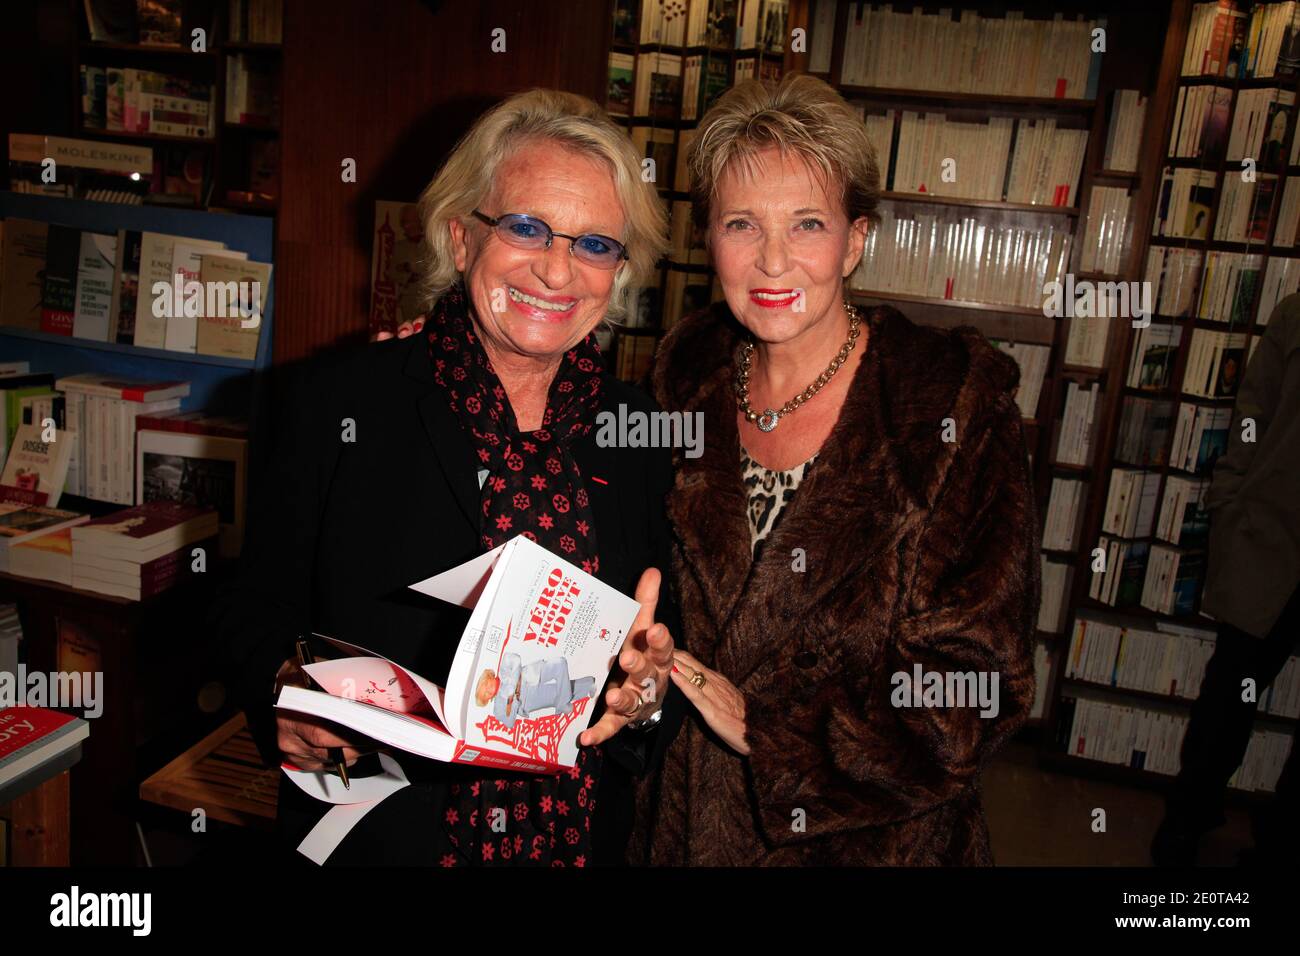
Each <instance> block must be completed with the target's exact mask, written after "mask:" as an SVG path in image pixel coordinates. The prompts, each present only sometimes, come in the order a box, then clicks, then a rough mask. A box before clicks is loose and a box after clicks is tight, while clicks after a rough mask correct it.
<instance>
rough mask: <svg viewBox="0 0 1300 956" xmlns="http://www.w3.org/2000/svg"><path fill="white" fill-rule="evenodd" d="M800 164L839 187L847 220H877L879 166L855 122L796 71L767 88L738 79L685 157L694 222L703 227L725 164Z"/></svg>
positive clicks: (826, 90) (832, 95)
mask: <svg viewBox="0 0 1300 956" xmlns="http://www.w3.org/2000/svg"><path fill="white" fill-rule="evenodd" d="M772 147H776V148H777V149H779V150H780V151H781V152H782V153H783V154H793V155H795V156H798V157H800V158H802V159H803V160H804V161H805V162H807V163H808V165H809V166H810V167H812V169H813V171H814V172H816V173H818V174H819V175H821V176H822V177H823V178H824V182H825V183H826V184H827V188H828V191H830V190H832V189H836V188H838V189H840V190H841V191H842V193H841V194H842V198H843V202H844V211H845V212H846V213H847V214H848V217H849V222H853V221H854V220H856V219H858V218H859V217H866V218H867V219H868V220H869V221H870V222H871V224H872V225H875V224H876V223H877V222H878V221H879V216H878V214H877V212H876V206H877V205H878V203H879V202H880V168H879V166H878V165H877V163H876V151H875V149H873V148H872V146H871V141H870V140H868V139H867V127H866V124H865V123H864V122H863V121H862V119H861V118H860V117H859V116H858V115H857V113H856V112H855V111H854V109H853V107H851V106H849V104H848V103H846V102H845V101H844V98H843V97H842V96H840V94H839V93H837V92H836V91H835V90H834V89H833V88H832V87H831V86H829V85H828V84H826V83H825V82H823V81H822V80H819V79H817V78H816V77H814V76H808V75H806V74H800V73H790V74H787V75H786V76H785V78H784V79H783V80H782V81H781V83H780V85H779V86H777V87H776V88H775V89H772V88H769V87H768V86H765V85H764V84H762V83H760V82H759V81H758V80H746V81H745V82H743V83H739V84H737V85H736V86H734V87H732V88H731V89H730V90H728V91H727V92H726V93H724V94H723V95H722V97H721V99H719V100H718V102H717V103H715V104H714V105H713V107H712V108H711V109H710V110H709V111H708V112H707V113H706V114H705V115H704V119H703V120H702V121H701V122H700V130H699V132H698V133H697V134H696V136H695V139H694V141H693V142H692V143H691V149H690V153H689V154H688V157H687V163H688V168H689V171H690V176H691V202H692V204H693V209H692V211H693V214H694V218H695V224H696V225H697V226H699V227H701V228H703V227H705V226H707V225H708V222H709V212H710V205H711V203H712V201H713V197H714V195H715V194H716V193H717V188H718V180H719V179H720V178H721V177H722V174H723V172H724V171H725V170H726V169H727V168H728V167H729V166H731V164H732V163H735V162H739V163H742V164H749V163H752V162H753V160H754V157H755V156H756V155H757V154H758V153H760V152H762V151H763V150H766V149H771V148H772Z"/></svg>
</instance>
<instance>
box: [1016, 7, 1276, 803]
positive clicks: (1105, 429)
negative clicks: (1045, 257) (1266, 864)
mask: <svg viewBox="0 0 1300 956" xmlns="http://www.w3.org/2000/svg"><path fill="white" fill-rule="evenodd" d="M1196 6H1198V5H1197V4H1193V3H1191V2H1189V0H1174V2H1173V3H1171V4H1170V5H1169V11H1168V33H1167V35H1166V36H1165V38H1164V42H1163V44H1162V46H1161V57H1160V67H1159V73H1158V77H1157V81H1156V85H1155V89H1154V90H1153V92H1152V94H1151V96H1150V99H1149V102H1148V106H1147V114H1146V125H1145V128H1144V130H1143V142H1142V153H1141V155H1142V162H1141V163H1140V166H1139V169H1140V173H1139V174H1137V175H1132V176H1131V177H1130V176H1114V175H1113V174H1112V173H1111V171H1106V170H1102V171H1100V172H1099V173H1097V174H1096V175H1095V176H1094V181H1095V180H1107V181H1108V182H1107V184H1109V181H1120V182H1129V183H1131V184H1132V185H1133V187H1134V189H1133V195H1134V201H1133V203H1132V205H1131V207H1130V217H1129V221H1130V227H1131V233H1130V236H1129V241H1128V248H1127V250H1126V252H1125V257H1124V262H1123V269H1122V276H1123V278H1125V279H1128V280H1142V279H1152V280H1153V281H1154V282H1155V283H1156V288H1155V289H1154V291H1153V300H1154V302H1155V303H1156V304H1157V306H1158V305H1159V304H1160V301H1161V300H1160V298H1159V295H1160V293H1161V288H1160V286H1161V284H1162V282H1163V280H1164V279H1165V278H1166V276H1165V275H1162V274H1161V273H1159V272H1158V271H1156V270H1155V268H1154V267H1153V268H1152V269H1151V270H1150V271H1149V270H1148V262H1149V258H1148V257H1149V256H1153V255H1162V254H1163V253H1162V252H1161V250H1163V249H1177V250H1180V251H1182V252H1183V253H1188V252H1197V253H1200V255H1201V256H1202V259H1201V263H1200V265H1199V266H1198V267H1197V268H1195V269H1194V271H1193V272H1192V273H1191V274H1190V275H1188V276H1185V277H1182V281H1184V282H1188V283H1190V286H1188V287H1187V288H1186V289H1183V290H1181V291H1182V292H1183V293H1184V294H1186V295H1187V296H1188V297H1189V302H1190V306H1189V308H1187V309H1185V310H1181V312H1180V314H1167V313H1164V312H1162V311H1161V310H1160V309H1159V308H1158V307H1157V308H1155V309H1154V313H1153V315H1152V316H1151V317H1150V321H1151V323H1152V325H1153V326H1155V325H1157V324H1168V325H1170V326H1172V327H1173V328H1176V329H1177V330H1178V334H1179V336H1180V337H1179V339H1178V343H1177V345H1176V346H1174V347H1170V348H1168V349H1166V350H1164V352H1163V359H1162V365H1163V367H1162V368H1161V369H1160V373H1159V375H1158V376H1157V380H1158V381H1159V382H1160V383H1162V384H1159V385H1157V386H1156V387H1148V386H1142V387H1136V386H1132V385H1130V384H1129V383H1128V381H1127V379H1128V375H1127V371H1128V369H1129V362H1130V359H1131V356H1132V355H1133V351H1134V349H1135V347H1137V346H1138V345H1139V344H1140V342H1139V336H1140V334H1141V330H1139V329H1137V328H1134V327H1133V325H1132V324H1131V323H1130V322H1127V321H1120V322H1118V323H1116V324H1115V325H1114V327H1113V330H1112V331H1113V335H1112V338H1113V339H1114V341H1110V342H1108V350H1107V362H1106V367H1105V369H1103V370H1102V372H1101V373H1100V374H1101V375H1102V381H1103V383H1104V398H1103V401H1102V402H1101V404H1100V408H1099V417H1098V430H1097V442H1096V443H1095V448H1094V455H1095V457H1094V465H1095V467H1094V469H1093V472H1092V474H1093V475H1095V476H1097V477H1096V478H1094V479H1092V481H1091V483H1092V487H1091V488H1090V489H1089V494H1088V496H1087V505H1086V508H1085V511H1084V514H1083V516H1082V528H1083V532H1082V538H1081V540H1080V547H1079V554H1078V555H1077V558H1076V561H1075V563H1074V566H1073V572H1074V573H1073V578H1072V586H1071V588H1070V590H1069V596H1068V600H1067V602H1066V603H1067V609H1066V614H1065V615H1064V617H1065V620H1066V627H1065V629H1064V631H1063V632H1062V633H1060V634H1059V635H1057V636H1056V637H1055V638H1053V639H1051V640H1052V652H1051V654H1052V663H1051V669H1050V674H1051V685H1050V686H1051V689H1050V692H1049V693H1048V695H1047V706H1048V708H1049V710H1048V714H1047V715H1046V720H1045V725H1046V726H1047V727H1048V728H1052V731H1053V732H1050V733H1046V734H1045V735H1044V742H1043V749H1042V754H1041V755H1042V759H1043V761H1044V763H1045V764H1047V765H1050V766H1053V767H1056V768H1058V769H1063V770H1067V771H1069V772H1075V773H1083V774H1087V775H1090V776H1099V777H1102V778H1104V779H1112V780H1119V781H1122V782H1127V783H1134V784H1138V785H1153V786H1158V785H1160V784H1162V783H1163V782H1166V781H1168V780H1170V779H1171V774H1172V773H1173V772H1176V768H1170V769H1169V770H1168V771H1167V772H1166V773H1153V772H1151V771H1148V770H1138V769H1134V768H1133V767H1130V766H1126V765H1119V764H1116V763H1114V762H1107V761H1103V760H1099V759H1091V758H1088V757H1083V756H1079V755H1077V754H1075V753H1071V752H1070V749H1071V748H1070V746H1069V743H1067V738H1069V737H1070V735H1071V732H1072V730H1077V728H1071V727H1069V726H1066V723H1067V721H1068V716H1069V715H1068V710H1069V707H1070V706H1071V705H1072V704H1073V703H1074V702H1075V701H1079V700H1095V701H1104V702H1107V703H1110V704H1114V705H1118V706H1122V707H1131V708H1134V709H1137V710H1147V709H1153V710H1157V711H1161V712H1166V713H1172V714H1175V715H1178V716H1179V717H1182V718H1185V717H1186V715H1187V713H1188V710H1189V708H1190V705H1191V703H1192V700H1193V699H1194V695H1193V696H1192V697H1187V696H1182V695H1178V696H1174V695H1171V694H1162V693H1153V692H1150V691H1146V690H1140V689H1135V688H1133V687H1120V686H1115V684H1114V682H1113V680H1112V682H1110V683H1107V682H1102V681H1097V680H1085V679H1081V678H1080V677H1079V676H1078V675H1077V674H1076V675H1074V676H1071V675H1070V674H1068V673H1067V670H1068V668H1067V666H1066V660H1065V658H1066V656H1067V655H1068V654H1069V653H1070V649H1071V643H1072V639H1073V630H1074V622H1075V620H1076V619H1084V620H1089V621H1099V622H1102V623H1103V624H1110V625H1113V626H1116V627H1126V628H1131V629H1133V630H1134V631H1135V632H1136V633H1137V634H1138V635H1141V634H1143V633H1146V632H1150V631H1151V630H1152V629H1153V628H1162V629H1168V630H1170V632H1171V633H1173V632H1174V631H1175V630H1176V629H1178V628H1185V629H1192V630H1191V634H1192V635H1195V634H1198V633H1200V632H1205V633H1206V634H1207V635H1208V636H1209V637H1210V638H1212V637H1213V636H1214V635H1215V634H1216V632H1217V625H1216V622H1215V621H1214V619H1213V618H1211V617H1209V616H1208V615H1204V614H1202V613H1200V591H1201V588H1202V586H1203V580H1204V578H1203V571H1204V568H1203V567H1202V568H1201V569H1200V573H1199V577H1197V578H1196V579H1194V581H1192V582H1191V583H1190V584H1189V591H1190V593H1191V595H1192V600H1191V602H1190V603H1191V606H1190V607H1187V608H1184V609H1181V610H1180V609H1177V608H1175V609H1173V611H1172V612H1170V613H1166V612H1163V611H1160V610H1156V609H1152V608H1150V607H1147V606H1143V605H1142V604H1141V603H1139V604H1136V605H1132V606H1120V607H1116V606H1114V605H1112V604H1110V603H1108V602H1107V601H1103V600H1098V599H1097V598H1096V597H1094V596H1092V591H1093V585H1094V583H1095V582H1096V581H1097V580H1098V575H1099V574H1100V572H1094V571H1093V570H1092V567H1093V552H1092V549H1093V548H1094V547H1097V546H1098V545H1099V544H1100V542H1101V541H1102V540H1103V538H1106V539H1111V540H1117V541H1119V542H1121V543H1123V544H1127V545H1129V546H1130V547H1133V546H1134V545H1136V546H1138V547H1143V546H1145V547H1147V548H1150V547H1152V546H1161V545H1165V544H1166V542H1165V540H1164V539H1163V538H1162V537H1161V536H1160V534H1159V519H1160V514H1161V511H1162V509H1163V508H1164V506H1165V496H1166V492H1167V489H1168V488H1169V484H1170V479H1171V478H1183V479H1198V480H1205V479H1208V478H1209V477H1210V474H1211V470H1212V460H1211V461H1208V462H1204V463H1203V466H1202V467H1201V468H1200V469H1198V470H1197V471H1195V472H1191V471H1186V470H1183V469H1180V468H1179V467H1177V466H1176V465H1175V464H1174V463H1173V462H1172V461H1171V457H1172V453H1173V450H1174V447H1175V444H1176V437H1177V434H1176V433H1177V428H1176V423H1177V419H1176V417H1175V418H1174V420H1173V421H1172V422H1171V423H1170V427H1169V428H1168V434H1167V435H1164V436H1163V439H1162V440H1161V441H1160V442H1159V443H1158V445H1157V446H1156V447H1154V448H1153V449H1151V452H1152V453H1151V455H1150V456H1149V458H1150V460H1145V459H1147V458H1148V456H1145V455H1144V456H1141V457H1142V458H1143V459H1144V460H1139V461H1133V460H1125V457H1124V455H1123V454H1122V453H1121V443H1122V438H1123V436H1122V434H1121V432H1122V428H1123V419H1124V410H1125V405H1126V403H1129V402H1132V401H1134V400H1141V399H1156V400H1163V401H1167V402H1170V403H1172V407H1173V408H1174V409H1175V411H1176V410H1177V409H1178V407H1180V405H1187V406H1191V407H1193V408H1205V409H1213V408H1224V409H1229V410H1230V409H1231V408H1232V406H1233V402H1234V397H1235V390H1234V393H1233V394H1228V395H1225V396H1223V397H1205V396H1200V395H1195V394H1189V393H1187V392H1185V391H1184V388H1186V387H1188V385H1189V381H1188V370H1189V364H1190V363H1189V359H1190V358H1191V355H1190V353H1191V348H1192V339H1193V335H1194V334H1195V332H1196V331H1197V330H1203V331H1207V332H1228V333H1238V332H1241V333H1244V334H1245V335H1246V336H1247V337H1248V338H1247V343H1246V349H1247V351H1248V350H1249V340H1251V339H1255V338H1258V335H1259V334H1260V332H1261V331H1262V327H1261V326H1260V325H1258V319H1259V318H1260V316H1259V313H1260V311H1261V295H1262V289H1263V286H1264V282H1263V281H1262V279H1263V276H1264V274H1265V268H1266V266H1265V264H1266V263H1267V261H1268V260H1269V259H1270V258H1273V257H1275V256H1276V257H1280V258H1288V257H1290V256H1291V255H1292V249H1291V248H1289V247H1276V248H1277V251H1276V252H1275V251H1274V250H1275V246H1274V242H1273V240H1274V235H1273V233H1274V229H1275V227H1276V225H1277V220H1278V204H1279V201H1280V198H1281V195H1282V188H1281V187H1282V184H1283V182H1284V181H1285V179H1286V178H1288V177H1289V176H1291V175H1292V174H1293V171H1292V169H1291V167H1289V166H1288V167H1285V168H1284V169H1281V170H1278V176H1279V178H1278V181H1277V187H1276V188H1275V189H1274V190H1273V192H1272V193H1271V195H1269V196H1268V197H1267V200H1268V201H1267V202H1266V203H1260V202H1259V201H1258V193H1255V194H1254V195H1253V196H1252V202H1253V208H1252V209H1251V218H1252V219H1256V218H1258V219H1261V220H1262V221H1263V223H1264V224H1265V226H1264V235H1263V237H1262V238H1255V237H1253V236H1248V237H1247V238H1246V240H1245V241H1240V242H1238V241H1224V240H1220V239H1215V238H1214V236H1215V223H1216V220H1217V218H1218V215H1219V212H1220V209H1221V200H1222V197H1223V192H1224V182H1225V177H1226V176H1229V175H1234V174H1235V172H1239V171H1240V170H1241V168H1242V167H1241V163H1240V162H1238V161H1234V160H1230V159H1228V158H1226V157H1220V156H1205V155H1202V156H1200V157H1197V158H1170V157H1168V156H1167V155H1166V152H1167V150H1168V149H1169V148H1170V145H1171V139H1172V138H1173V137H1174V136H1175V124H1176V122H1177V119H1178V115H1177V114H1178V102H1179V91H1180V90H1182V89H1187V88H1195V87H1204V86H1215V85H1217V86H1220V87H1224V88H1227V89H1228V90H1230V93H1231V99H1230V114H1229V117H1228V119H1227V123H1228V127H1229V128H1231V124H1232V122H1233V121H1234V120H1235V119H1236V118H1237V117H1236V107H1237V104H1238V97H1239V94H1240V92H1241V91H1242V90H1250V89H1270V88H1280V89H1283V90H1288V91H1295V89H1296V77H1295V76H1294V75H1292V76H1289V77H1283V76H1278V77H1250V76H1242V75H1236V76H1213V77H1207V76H1199V75H1194V76H1184V75H1181V74H1182V72H1183V70H1182V66H1183V57H1184V48H1185V46H1186V44H1187V43H1188V42H1189V39H1190V38H1191V36H1192V34H1193V32H1194V30H1193V23H1192V21H1193V17H1194V7H1196ZM1253 6H1257V7H1265V6H1271V5H1269V4H1256V5H1253ZM1238 7H1239V8H1240V9H1241V10H1242V11H1243V12H1245V13H1246V15H1247V16H1249V15H1250V10H1251V7H1252V5H1248V4H1239V5H1238ZM1240 72H1241V71H1238V73H1239V74H1240ZM1291 114H1292V117H1289V119H1291V120H1292V121H1290V122H1289V123H1288V126H1287V134H1286V139H1285V141H1284V152H1286V153H1289V150H1290V148H1291V142H1292V139H1293V138H1294V122H1293V115H1294V109H1292V110H1291ZM1090 165H1091V164H1090ZM1163 168H1170V169H1193V170H1197V171H1198V172H1199V171H1209V172H1213V173H1215V174H1217V176H1216V181H1215V185H1214V188H1213V192H1212V195H1211V196H1210V197H1209V200H1208V207H1209V215H1208V217H1207V219H1206V222H1205V228H1204V231H1203V234H1201V235H1196V236H1164V235H1157V234H1155V231H1154V229H1153V225H1152V223H1153V221H1155V219H1156V217H1157V215H1158V214H1159V213H1160V210H1161V203H1162V195H1161V180H1162V178H1163V177H1162V172H1161V171H1162V169H1163ZM1262 172H1264V170H1262V169H1261V173H1262ZM1212 253H1232V254H1239V255H1259V256H1261V257H1262V262H1261V263H1260V266H1259V268H1258V271H1257V272H1256V273H1255V274H1254V276H1253V277H1250V278H1249V279H1248V282H1249V283H1253V284H1252V285H1249V287H1248V291H1247V292H1245V293H1244V294H1243V289H1245V288H1246V287H1245V286H1243V285H1241V284H1238V285H1237V286H1236V287H1235V288H1234V290H1233V302H1234V307H1232V308H1230V309H1229V313H1228V315H1227V316H1226V320H1225V321H1215V320H1210V319H1206V318H1201V317H1199V313H1200V312H1201V308H1200V302H1199V299H1200V295H1201V293H1202V292H1203V291H1204V288H1205V285H1206V283H1208V281H1209V277H1208V274H1207V271H1206V270H1205V267H1204V263H1205V259H1206V257H1208V255H1209V254H1212ZM1283 294H1285V292H1283ZM1238 296H1241V298H1240V300H1239V301H1240V303H1241V304H1240V306H1239V307H1238V306H1237V305H1236V303H1237V302H1238ZM1263 311H1264V313H1265V314H1264V315H1263V316H1262V318H1267V311H1268V309H1263ZM1145 354H1148V355H1149V354H1151V353H1145ZM1227 414H1230V411H1229V412H1228V413H1227ZM1130 457H1138V456H1130ZM1116 468H1124V469H1129V470H1131V471H1132V472H1133V473H1134V474H1135V475H1136V476H1137V480H1139V481H1146V480H1148V479H1150V480H1151V481H1153V483H1154V502H1155V511H1154V514H1152V515H1151V525H1150V527H1147V528H1146V529H1145V532H1146V533H1144V534H1141V535H1138V536H1134V537H1124V536H1122V535H1116V534H1107V533H1106V532H1105V530H1104V528H1105V522H1106V514H1105V512H1106V509H1107V501H1108V495H1109V484H1110V482H1111V481H1112V480H1114V478H1115V472H1114V469H1116ZM1168 547H1171V548H1173V550H1174V551H1176V552H1177V553H1179V554H1180V556H1181V555H1186V556H1188V557H1190V558H1191V559H1192V560H1195V559H1196V558H1197V557H1198V556H1202V557H1203V556H1204V554H1205V551H1204V545H1203V544H1200V545H1199V546H1192V547H1175V546H1173V545H1168ZM1131 553H1132V552H1131ZM1108 557H1109V556H1108ZM1148 560H1149V554H1148V555H1147V558H1144V559H1143V562H1147V561H1148ZM1150 566H1151V565H1150V564H1149V563H1138V562H1134V565H1133V566H1132V568H1131V572H1132V577H1133V579H1134V580H1135V583H1136V584H1140V585H1145V583H1146V575H1147V574H1148V573H1149V572H1148V568H1149V567H1150ZM1112 571H1113V572H1115V573H1118V572H1119V569H1116V568H1113V567H1112ZM1103 580H1104V577H1103ZM1152 603H1156V602H1154V601H1153V602H1152ZM1085 633H1086V632H1085ZM1178 639H1179V640H1189V639H1195V638H1194V637H1193V636H1190V635H1188V634H1187V633H1184V634H1183V636H1182V637H1180V638H1178ZM1201 666H1202V669H1203V662H1202V665H1201ZM1296 725H1297V721H1296V720H1295V718H1293V717H1289V716H1285V715H1281V714H1277V713H1270V712H1266V711H1265V710H1264V709H1263V708H1262V706H1261V710H1260V712H1259V713H1258V715H1257V719H1256V730H1257V731H1260V730H1263V731H1268V732H1271V733H1274V734H1277V733H1281V734H1287V735H1293V734H1294V731H1295V728H1296ZM1112 729H1113V728H1112ZM1178 740H1179V741H1181V733H1180V734H1179V738H1178ZM1070 742H1073V741H1070ZM1253 746H1254V744H1253V743H1252V747H1253ZM1112 759H1114V755H1112ZM1121 759H1122V758H1121ZM1250 759H1251V757H1250V756H1249V753H1248V757H1247V761H1248V762H1249V761H1250ZM1279 766H1280V764H1279ZM1232 793H1233V796H1234V798H1235V799H1238V800H1244V801H1246V802H1251V801H1254V800H1258V799H1260V798H1261V794H1260V792H1259V791H1250V790H1240V789H1236V788H1233V789H1232Z"/></svg>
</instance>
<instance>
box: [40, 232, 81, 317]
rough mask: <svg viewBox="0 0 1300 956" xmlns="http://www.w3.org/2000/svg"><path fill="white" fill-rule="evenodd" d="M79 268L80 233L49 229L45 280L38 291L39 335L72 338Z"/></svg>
mask: <svg viewBox="0 0 1300 956" xmlns="http://www.w3.org/2000/svg"><path fill="white" fill-rule="evenodd" d="M80 264H81V230H80V229H74V228H72V227H70V226H60V225H57V224H56V225H51V226H50V229H49V238H48V240H47V242H46V253H45V280H44V284H43V285H42V287H41V331H42V332H48V333H50V334H51V335H71V334H72V317H73V315H74V314H75V313H76V309H77V269H78V267H79V266H80Z"/></svg>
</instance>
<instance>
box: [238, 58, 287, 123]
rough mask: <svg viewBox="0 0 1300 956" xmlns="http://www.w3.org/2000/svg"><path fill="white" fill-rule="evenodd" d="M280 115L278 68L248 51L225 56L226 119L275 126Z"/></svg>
mask: <svg viewBox="0 0 1300 956" xmlns="http://www.w3.org/2000/svg"><path fill="white" fill-rule="evenodd" d="M279 116H280V78H279V72H278V70H277V68H276V67H275V66H274V65H273V64H270V63H267V62H266V60H264V59H263V58H261V57H259V56H257V55H255V54H251V53H232V54H230V55H229V56H227V57H226V111H225V121H226V122H227V123H234V124H236V125H251V126H275V125H276V124H277V123H278V122H279Z"/></svg>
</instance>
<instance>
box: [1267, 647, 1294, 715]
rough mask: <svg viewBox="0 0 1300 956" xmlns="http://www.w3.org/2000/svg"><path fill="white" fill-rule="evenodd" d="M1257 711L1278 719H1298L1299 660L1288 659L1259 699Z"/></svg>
mask: <svg viewBox="0 0 1300 956" xmlns="http://www.w3.org/2000/svg"><path fill="white" fill-rule="evenodd" d="M1259 709H1260V710H1262V711H1263V712H1264V713H1266V714H1275V715H1277V716H1279V717H1290V718H1292V719H1295V718H1297V717H1300V658H1298V657H1288V658H1287V661H1286V663H1285V664H1283V665H1282V670H1281V671H1280V672H1279V673H1278V675H1277V677H1275V678H1274V679H1273V683H1272V684H1270V685H1269V687H1268V689H1267V690H1265V691H1264V692H1263V693H1262V694H1261V695H1260V698H1259Z"/></svg>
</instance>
